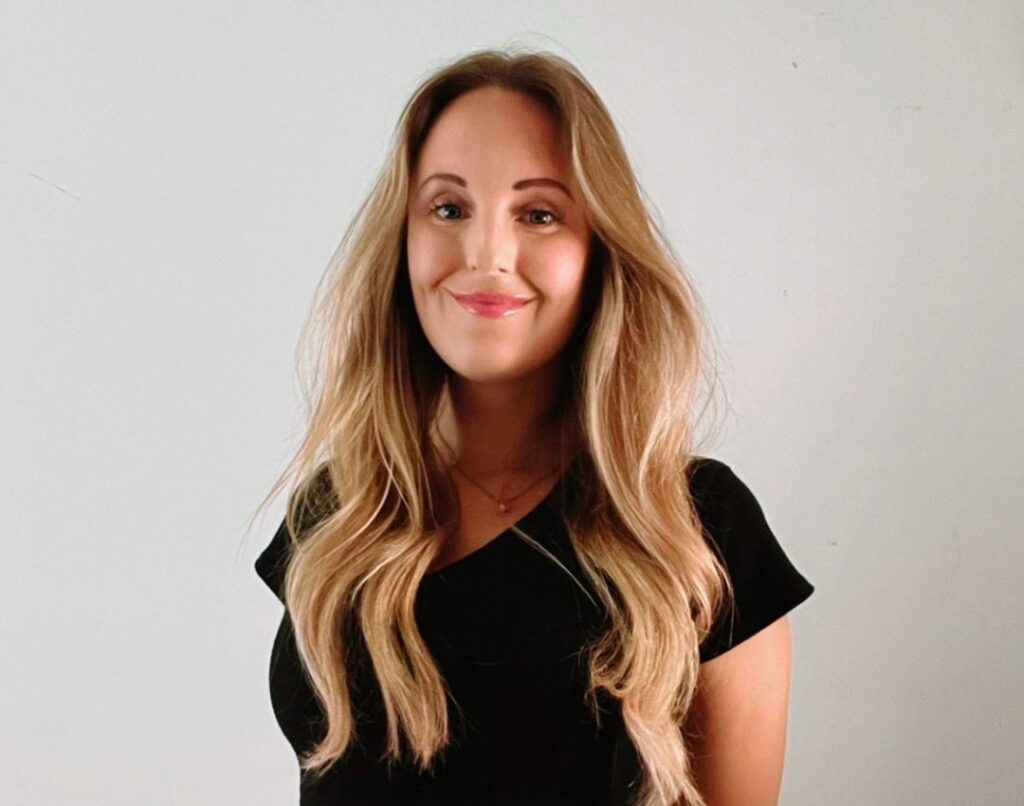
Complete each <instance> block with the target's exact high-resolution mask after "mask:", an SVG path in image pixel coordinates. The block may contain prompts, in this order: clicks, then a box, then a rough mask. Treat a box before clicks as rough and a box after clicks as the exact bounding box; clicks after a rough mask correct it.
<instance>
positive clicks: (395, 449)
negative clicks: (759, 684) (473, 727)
mask: <svg viewBox="0 0 1024 806" xmlns="http://www.w3.org/2000/svg"><path fill="white" fill-rule="evenodd" d="M486 86H498V87H503V88H507V89H511V90H515V91H520V92H523V93H527V94H529V95H530V96H532V97H534V98H536V99H538V100H540V101H541V102H543V103H544V104H545V106H546V107H547V108H548V109H549V110H550V112H551V114H553V115H554V116H555V118H556V120H557V122H558V124H559V125H560V131H561V134H562V136H563V138H564V144H565V148H567V149H568V153H569V154H570V156H571V165H572V170H573V172H574V175H575V179H576V181H577V183H578V186H579V188H580V189H581V192H582V197H583V200H584V207H585V210H586V213H587V216H588V220H589V222H590V225H591V229H592V233H593V238H594V243H593V245H594V247H596V248H594V249H592V250H591V261H592V263H591V265H590V267H589V271H588V274H589V275H590V277H591V278H593V279H592V282H591V286H590V287H589V289H588V293H589V294H590V303H589V305H588V307H587V309H586V316H585V318H584V321H582V322H581V325H580V328H579V330H578V332H577V334H576V336H575V338H574V341H573V343H572V344H571V345H570V348H571V349H572V357H571V360H570V361H569V362H568V363H567V370H566V371H567V372H569V373H571V375H572V376H573V377H572V378H569V379H568V381H569V382H568V383H567V387H566V388H567V389H569V390H571V391H570V392H569V395H570V399H569V401H568V403H567V407H566V412H567V415H566V417H565V420H566V422H567V423H568V427H567V429H566V432H567V433H568V435H569V443H568V444H569V451H570V454H571V457H572V461H571V463H569V464H568V466H569V468H570V469H569V470H568V471H567V473H566V478H567V479H568V480H569V482H570V484H569V485H568V486H569V489H571V490H572V491H573V494H572V495H571V496H568V497H566V498H565V499H563V501H562V509H563V512H562V515H563V517H564V520H565V523H566V526H567V529H568V533H569V536H570V539H571V541H572V545H573V547H574V548H575V551H576V553H577V555H578V557H579V561H580V567H581V569H582V570H583V572H584V574H585V576H586V577H587V579H588V581H589V582H590V586H591V590H592V591H594V592H595V593H596V595H597V596H598V597H599V599H600V603H601V605H602V606H603V607H604V609H605V612H606V614H607V621H606V624H607V625H608V627H607V630H606V631H604V632H603V633H602V634H601V635H600V636H599V637H598V638H597V639H596V640H595V641H593V642H592V643H591V644H589V645H588V646H587V647H586V650H587V661H588V666H589V674H590V684H589V688H588V691H587V701H588V704H589V705H590V707H591V708H593V709H594V712H595V714H597V713H598V711H599V708H598V705H597V696H596V695H597V693H598V691H599V690H603V691H604V692H606V693H607V694H608V695H611V696H612V697H614V698H615V699H617V700H618V701H619V702H620V704H621V713H622V717H623V723H624V725H625V728H626V730H627V732H628V735H629V738H630V740H631V741H632V743H633V746H634V747H635V749H636V751H637V755H638V758H639V759H640V761H641V764H642V768H643V770H642V771H643V776H642V778H643V783H642V785H641V786H640V788H639V792H638V796H637V800H636V801H635V803H637V804H639V806H665V805H666V804H675V803H677V802H679V800H680V798H682V799H683V801H684V802H685V803H687V804H694V805H695V806H703V805H704V800H703V798H702V797H701V794H700V793H699V792H698V790H697V787H696V785H695V782H694V777H693V773H692V770H691V766H690V762H689V754H688V751H687V741H686V733H685V730H684V725H685V717H686V714H687V712H688V710H689V707H690V704H691V702H692V696H693V694H694V690H695V687H696V682H697V674H698V669H699V662H700V661H699V651H698V649H699V644H700V642H701V640H702V639H703V638H704V636H706V635H707V634H708V632H709V631H710V629H711V627H712V625H713V623H714V619H715V618H716V616H717V614H718V612H719V610H720V608H721V607H724V606H725V605H726V601H727V599H728V598H729V597H731V596H732V591H731V587H730V583H729V580H728V576H727V574H726V572H725V569H724V568H723V566H722V565H721V562H720V560H719V559H718V557H717V556H716V554H715V552H714V551H713V550H712V548H711V547H710V546H709V545H708V542H707V540H706V538H705V536H704V535H703V532H702V525H701V523H700V521H699V518H698V516H697V514H696V510H695V507H694V504H693V500H692V498H691V495H690V491H689V478H688V472H687V471H688V468H689V467H690V465H691V462H692V460H693V457H694V456H695V455H696V454H695V453H694V448H695V438H694V426H695V422H696V417H695V415H699V414H702V413H703V411H704V409H701V411H700V412H698V411H697V408H696V404H697V402H698V397H699V391H700V390H701V389H702V388H706V387H704V386H702V382H703V381H707V380H708V379H709V378H711V377H712V375H713V370H714V365H713V362H710V361H709V360H708V356H709V354H710V353H709V351H708V349H707V348H706V345H708V344H710V339H708V338H707V337H706V330H705V328H704V324H705V322H706V319H705V317H703V316H701V310H702V307H701V305H700V301H699V298H698V296H697V294H696V292H695V289H694V288H693V286H692V284H691V283H690V281H689V280H688V279H687V277H686V274H685V272H684V270H683V268H682V265H681V263H680V261H679V260H678V258H677V257H676V256H675V254H674V252H673V250H672V248H671V246H670V245H669V243H668V241H667V239H666V238H665V237H664V235H663V234H662V232H661V230H660V228H659V226H658V225H657V223H656V222H655V220H654V217H653V214H652V213H651V212H650V210H649V209H648V205H647V204H646V203H645V201H644V196H643V193H642V190H641V189H640V187H639V185H638V182H637V180H636V177H635V175H634V172H633V170H632V168H631V166H630V162H629V159H628V157H627V155H626V152H625V149H624V147H623V144H622V140H621V138H620V136H619V134H618V132H617V130H616V127H615V124H614V123H613V120H612V118H611V115H610V114H609V112H608V110H607V109H606V108H605V106H604V104H603V103H602V101H601V100H600V98H599V97H598V95H597V93H596V92H595V91H594V89H593V88H592V87H591V86H590V84H589V83H588V82H587V81H586V79H584V77H583V76H582V75H581V74H580V72H579V71H578V70H577V69H576V68H575V67H574V66H573V65H572V64H571V63H570V62H568V61H567V60H565V59H563V58H561V57H559V56H557V55H554V54H551V53H548V52H544V51H515V50H502V51H499V50H484V51H477V52H473V53H470V54H469V55H467V56H464V57H463V58H460V59H458V60H457V61H454V62H452V63H450V64H447V65H446V66H444V67H442V68H440V69H438V70H436V71H435V72H434V73H432V74H431V75H430V76H428V77H427V78H426V79H425V80H424V81H423V82H422V83H421V84H420V85H419V87H418V88H417V89H416V90H415V92H414V93H413V95H412V97H411V98H410V100H409V101H408V103H407V104H406V106H405V108H404V109H403V111H402V113H401V116H400V119H399V121H398V125H397V127H396V130H395V133H394V136H393V139H392V141H391V144H390V147H389V152H388V156H387V159H386V162H385V165H384V167H383V169H382V171H381V173H380V175H379V177H378V179H377V181H376V184H375V185H374V187H373V189H372V190H371V192H370V194H369V196H368V197H367V198H366V199H365V201H364V202H363V203H362V205H361V206H360V207H359V209H358V211H357V213H356V215H355V217H354V218H353V220H352V222H351V224H350V225H349V227H348V229H347V230H346V232H345V235H344V237H343V238H342V240H341V243H340V244H339V246H338V249H337V250H336V252H335V254H334V256H333V257H332V259H331V261H330V264H329V266H328V268H327V271H326V272H325V274H324V276H323V278H322V279H321V282H320V285H319V286H318V288H317V294H316V298H315V302H314V305H313V307H312V309H311V311H310V315H309V319H308V320H307V323H306V326H305V328H304V330H303V334H302V338H301V340H300V342H301V343H302V344H306V345H308V346H309V349H310V351H311V352H310V354H311V355H312V356H313V357H314V361H313V365H312V366H311V367H307V368H306V370H308V374H309V380H308V382H307V383H306V384H305V388H304V393H305V398H306V405H307V414H308V428H307V430H306V433H305V436H304V439H303V441H302V444H301V446H300V447H299V449H298V450H297V451H296V453H295V455H294V457H293V458H292V460H291V461H290V463H289V464H288V466H287V468H286V469H285V470H284V472H283V473H282V475H281V477H280V478H279V479H278V480H277V482H276V483H275V484H274V485H273V487H272V488H271V490H270V492H269V493H268V495H267V497H266V499H264V502H263V503H262V504H261V505H260V509H262V508H263V507H264V506H265V505H266V504H267V502H268V501H270V500H272V499H273V498H274V497H275V495H276V494H277V493H278V492H280V491H281V490H282V489H283V488H284V487H285V486H286V485H288V484H289V482H291V484H290V486H291V489H292V493H291V497H290V500H289V505H288V511H287V515H286V519H287V523H288V528H289V531H290V532H291V534H292V538H293V539H292V543H291V546H290V554H289V562H288V566H287V571H286V574H285V586H284V597H285V601H286V604H287V608H288V611H289V614H290V616H291V618H292V621H293V623H294V626H295V639H296V644H297V648H298V651H299V654H300V657H301V659H302V663H303V666H304V669H305V673H306V675H307V677H308V679H309V681H310V683H311V685H312V687H313V689H314V691H315V693H316V696H317V698H318V700H319V702H320V705H321V707H322V710H323V712H324V714H325V717H326V720H325V729H324V734H323V737H322V739H321V740H320V741H319V742H318V743H317V744H316V745H315V746H314V747H313V748H312V749H311V750H310V751H309V753H308V754H305V755H304V756H303V757H302V759H301V765H302V768H303V769H305V770H308V771H310V772H311V773H312V774H314V775H319V774H322V773H323V772H325V771H326V770H327V769H328V768H329V767H330V766H331V765H332V764H333V763H334V762H335V761H337V759H338V758H339V757H341V755H342V754H343V753H344V752H345V751H346V749H347V748H348V747H349V745H350V742H352V741H353V739H354V736H355V726H354V721H353V707H352V701H351V697H350V690H349V671H350V669H349V668H347V666H346V661H347V659H348V660H350V659H351V657H352V654H351V653H352V646H353V643H354V641H355V640H356V636H357V635H359V634H361V637H362V639H363V640H364V641H365V646H366V649H367V650H368V652H369V655H370V658H371V659H372V663H373V668H374V672H375V674H376V677H377V680H378V682H379V685H380V691H381V695H382V700H383V704H384V709H385V714H386V719H387V748H386V751H385V754H384V755H385V756H386V757H387V758H390V759H398V758H400V757H401V755H402V753H403V747H402V743H403V741H404V742H405V743H406V744H407V745H408V749H409V752H410V753H411V756H412V758H413V759H414V761H415V763H416V764H417V765H418V766H419V767H420V769H422V770H425V771H426V770H429V769H431V768H432V766H433V763H434V759H435V757H436V755H437V753H438V752H439V751H440V750H441V749H442V748H444V747H445V746H446V745H447V743H448V742H449V739H450V734H449V715H448V707H447V702H446V683H445V681H444V678H443V677H442V675H441V673H440V671H439V669H438V667H437V665H436V663H435V661H434V659H433V658H432V656H431V654H430V652H429V649H428V647H427V645H426V644H425V642H424V640H423V638H422V637H421V635H420V632H419V630H418V628H417V624H416V619H415V617H414V603H415V601H416V596H417V591H418V589H419V586H420V582H421V580H422V579H423V577H424V574H425V573H426V572H427V570H428V568H429V567H430V566H431V563H432V561H433V560H434V559H435V557H437V556H438V554H439V552H440V550H441V547H442V544H443V541H444V539H445V538H446V537H447V536H448V535H450V534H451V533H452V531H453V530H454V528H455V526H456V523H457V519H458V514H459V510H458V498H457V494H456V491H455V486H454V483H453V481H452V478H451V476H450V471H449V470H448V468H447V466H446V463H445V462H444V460H443V457H442V455H441V454H440V453H439V452H438V450H437V448H436V447H435V445H434V443H433V441H432V439H431V438H430V430H431V427H432V425H433V424H434V422H435V418H436V416H437V414H438V408H439V402H440V399H441V395H442V393H443V391H444V388H445V383H446V367H445V366H444V364H443V362H442V361H441V360H440V358H439V357H438V356H437V354H436V353H435V352H434V351H433V349H432V348H431V347H430V345H429V343H428V342H427V340H426V338H425V336H424V334H423V331H422V330H421V328H420V325H419V322H418V319H417V316H416V312H415V309H414V307H413V304H412V299H411V291H410V287H409V279H408V269H407V263H406V254H405V235H406V229H405V227H406V204H407V194H408V192H409V177H410V174H411V173H412V172H413V170H414V168H415V164H416V158H417V155H418V153H419V149H420V147H421V146H422V144H423V142H424V140H425V138H426V135H427V134H428V132H429V131H430V127H431V126H432V124H433V123H434V121H435V120H436V119H437V117H438V116H439V115H440V114H441V113H442V112H443V111H444V109H445V108H446V107H447V105H448V104H449V103H451V102H452V101H453V100H454V99H455V98H457V97H458V96H460V95H461V94H463V93H465V92H468V91H471V90H473V89H476V88H480V87H486ZM567 349H569V348H567ZM300 363H301V362H300ZM709 369H711V370H712V373H711V374H709V373H708V370H709ZM301 375H303V368H302V367H301V366H300V376H301ZM318 482H320V483H318ZM257 511H259V510H257Z"/></svg>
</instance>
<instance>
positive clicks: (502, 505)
mask: <svg viewBox="0 0 1024 806" xmlns="http://www.w3.org/2000/svg"><path fill="white" fill-rule="evenodd" d="M498 511H499V512H508V505H507V504H506V503H505V502H504V501H499V502H498Z"/></svg>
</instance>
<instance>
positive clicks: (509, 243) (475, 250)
mask: <svg viewBox="0 0 1024 806" xmlns="http://www.w3.org/2000/svg"><path fill="white" fill-rule="evenodd" d="M517 252H518V243H517V239H516V233H515V230H514V229H513V225H512V222H510V221H508V220H507V219H503V218H502V217H501V216H500V215H497V214H483V212H482V211H481V214H480V215H477V216H476V218H475V219H474V220H473V221H472V223H471V224H470V226H469V227H468V228H467V231H466V265H468V266H469V268H470V270H471V271H479V272H482V273H484V274H492V273H494V274H507V273H508V272H510V271H512V270H513V268H514V267H515V265H516V257H517Z"/></svg>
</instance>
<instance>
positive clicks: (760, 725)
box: [686, 616, 792, 806]
mask: <svg viewBox="0 0 1024 806" xmlns="http://www.w3.org/2000/svg"><path fill="white" fill-rule="evenodd" d="M791 667H792V638H791V635H790V628H789V619H788V618H786V617H785V616H783V617H782V618H779V619H777V620H776V621H774V622H773V623H772V624H770V625H769V626H768V627H765V628H764V629H763V630H761V631H760V632H758V633H757V634H755V635H753V636H751V637H750V638H748V639H746V640H745V641H743V642H742V643H740V644H738V645H736V646H735V647H733V648H732V649H730V650H729V651H727V652H725V653H723V654H721V655H719V656H718V657H716V658H714V659H712V660H710V661H707V662H706V663H703V664H701V666H700V673H699V676H698V681H697V689H696V691H695V693H694V700H693V703H692V705H691V709H690V712H689V713H688V715H687V719H686V734H687V738H688V743H689V747H690V752H691V759H692V763H693V769H694V775H695V776H696V782H697V788H698V789H699V790H700V792H701V793H702V794H703V795H704V797H705V798H706V800H707V804H708V806H775V805H776V804H777V803H778V799H779V790H780V789H781V785H782V765H783V759H784V757H785V751H786V726H787V720H788V710H789V690H790V676H791Z"/></svg>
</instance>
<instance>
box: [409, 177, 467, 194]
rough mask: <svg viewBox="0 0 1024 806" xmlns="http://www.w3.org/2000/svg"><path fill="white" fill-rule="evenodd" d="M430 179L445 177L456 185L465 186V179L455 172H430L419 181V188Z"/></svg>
mask: <svg viewBox="0 0 1024 806" xmlns="http://www.w3.org/2000/svg"><path fill="white" fill-rule="evenodd" d="M431 179H447V180H448V181H449V182H454V183H455V184H456V185H462V187H466V180H465V179H463V178H462V177H461V176H458V175H456V174H431V175H430V176H428V177H427V178H426V179H424V180H423V181H422V182H420V187H419V189H421V190H422V188H423V186H424V185H425V184H427V182H429V181H430V180H431Z"/></svg>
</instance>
